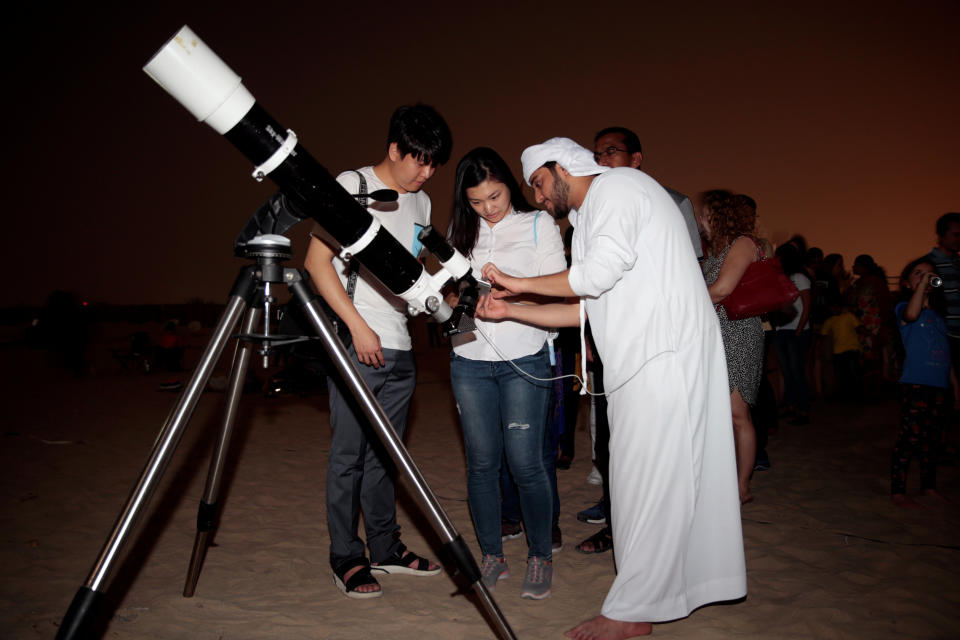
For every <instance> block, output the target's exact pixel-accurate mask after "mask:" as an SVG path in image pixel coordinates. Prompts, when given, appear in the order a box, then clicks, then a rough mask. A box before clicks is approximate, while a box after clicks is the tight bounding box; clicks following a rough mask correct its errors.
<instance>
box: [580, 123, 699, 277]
mask: <svg viewBox="0 0 960 640" xmlns="http://www.w3.org/2000/svg"><path fill="white" fill-rule="evenodd" d="M593 159H594V160H596V161H597V164H599V165H602V166H604V167H633V168H634V169H639V168H640V164H641V163H642V162H643V153H642V148H641V146H640V138H638V137H637V134H635V133H634V132H633V131H631V130H630V129H627V128H625V127H607V128H606V129H601V130H600V131H598V132H597V135H595V136H593ZM664 189H666V190H667V193H669V194H670V197H671V198H673V201H674V202H676V203H677V206H678V207H680V213H682V214H683V221H684V222H685V223H686V224H687V233H689V234H690V242H691V243H693V252H694V253H695V254H697V260H700V259H702V258H703V247H702V246H701V245H700V231H699V230H698V228H697V216H696V214H695V213H694V211H693V203H692V202H690V198H688V197H687V196H685V195H683V194H682V193H680V192H678V191H674V190H673V189H671V188H670V187H664Z"/></svg>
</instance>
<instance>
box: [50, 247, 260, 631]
mask: <svg viewBox="0 0 960 640" xmlns="http://www.w3.org/2000/svg"><path fill="white" fill-rule="evenodd" d="M255 283H256V267H255V266H253V265H251V266H247V267H244V268H243V269H242V270H241V271H240V275H239V276H238V277H237V280H236V282H235V283H234V285H233V291H231V296H230V300H229V301H228V302H227V308H226V310H225V311H224V312H223V315H222V316H221V317H220V321H219V322H218V323H217V326H216V328H215V329H214V333H213V336H212V337H211V338H210V341H209V342H208V343H207V347H206V349H204V352H203V355H202V356H201V357H200V363H199V364H198V365H197V368H196V369H195V370H194V372H193V376H191V378H190V381H189V382H188V383H187V386H186V388H185V389H184V390H183V392H182V393H181V394H180V397H179V399H178V400H177V404H176V405H175V406H174V407H173V409H172V410H171V411H170V414H169V415H168V416H167V419H166V421H165V422H164V425H163V428H162V429H161V430H160V433H159V435H158V436H157V440H156V442H155V443H154V446H153V450H152V451H151V452H150V457H149V458H148V459H147V464H146V466H145V467H144V469H143V471H142V472H141V474H140V478H139V479H138V480H137V483H136V485H134V487H133V491H132V492H131V493H130V496H129V497H128V498H127V501H126V503H125V504H124V505H123V509H122V510H121V511H120V515H119V517H118V518H117V522H116V524H114V526H113V530H112V531H111V532H110V536H109V537H108V538H107V541H106V543H104V546H103V549H102V550H101V551H100V555H99V556H98V557H97V560H96V562H95V563H94V565H93V569H92V570H91V571H90V575H89V576H88V577H87V581H86V582H85V583H84V585H83V586H82V587H81V588H80V589H79V590H78V591H77V594H76V595H75V596H74V598H73V601H72V602H71V603H70V608H69V609H67V613H66V615H65V616H64V618H63V621H62V623H61V625H60V630H59V631H58V632H57V638H58V639H68V638H69V639H73V638H86V637H88V636H87V632H86V629H87V625H88V624H89V620H90V616H91V614H92V613H93V611H94V609H95V608H96V606H97V604H98V603H99V601H100V600H101V599H102V597H103V594H104V593H105V591H106V584H107V580H108V578H109V577H110V574H111V572H112V569H113V565H114V563H115V562H116V560H117V556H118V554H119V552H120V549H121V547H122V546H123V545H124V543H125V542H126V541H127V538H129V536H130V534H131V532H132V531H133V527H134V525H135V524H136V522H137V518H138V517H139V516H140V513H141V511H142V510H143V508H144V506H145V505H146V504H147V502H149V499H150V497H151V495H152V494H153V490H154V489H155V488H156V485H157V483H158V482H159V481H160V478H161V477H162V476H163V472H164V471H165V470H166V468H167V464H168V463H169V462H170V459H171V458H172V457H173V453H174V451H176V448H177V445H178V444H179V443H180V438H181V436H182V435H183V431H184V428H185V427H186V426H187V423H188V422H189V421H190V417H191V416H192V415H193V411H194V409H196V406H197V402H199V400H200V396H201V394H202V393H203V390H204V388H205V387H206V386H207V381H208V380H209V379H210V374H211V373H212V372H213V369H214V367H215V366H216V364H217V362H218V361H219V359H220V356H221V354H222V353H223V349H224V347H226V345H227V342H229V340H230V336H231V334H232V333H233V330H234V329H235V328H236V326H237V324H238V323H239V321H240V318H241V316H242V315H243V312H244V310H245V309H246V308H247V304H248V302H247V301H248V300H249V299H250V296H251V295H252V292H253V289H254V285H255Z"/></svg>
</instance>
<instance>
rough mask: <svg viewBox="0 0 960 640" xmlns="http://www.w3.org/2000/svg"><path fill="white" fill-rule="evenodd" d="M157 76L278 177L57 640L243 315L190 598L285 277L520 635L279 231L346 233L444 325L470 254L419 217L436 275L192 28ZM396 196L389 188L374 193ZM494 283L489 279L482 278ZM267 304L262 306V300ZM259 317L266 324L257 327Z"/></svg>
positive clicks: (355, 254) (104, 576) (97, 593)
mask: <svg viewBox="0 0 960 640" xmlns="http://www.w3.org/2000/svg"><path fill="white" fill-rule="evenodd" d="M144 71H146V72H147V74H148V75H150V77H151V78H153V79H154V80H155V81H156V82H157V83H158V84H160V86H161V87H163V88H164V89H165V90H166V91H167V92H168V93H170V94H171V95H172V96H173V97H174V98H175V99H176V100H177V101H179V102H180V103H181V104H182V105H183V106H184V107H186V108H187V109H188V110H189V111H190V112H191V113H192V114H193V115H194V116H195V117H196V118H197V119H198V120H200V121H201V122H205V123H207V124H208V125H210V127H212V128H213V129H214V130H215V131H216V132H217V133H219V134H221V135H223V136H224V137H225V138H226V139H227V140H229V141H230V142H231V143H232V144H233V145H234V146H235V147H236V148H237V149H238V150H239V151H240V152H241V153H243V155H244V156H246V157H247V159H248V160H250V161H251V162H252V163H253V165H254V169H253V172H252V177H253V178H254V179H255V180H257V181H262V180H263V179H264V178H267V177H269V178H270V179H271V180H272V181H273V182H274V183H276V184H277V186H278V187H279V191H278V192H277V193H276V194H274V195H273V196H271V197H270V198H269V199H268V200H267V202H266V203H265V204H264V205H263V206H261V207H260V208H259V209H258V210H257V211H256V213H255V214H254V215H253V217H252V218H251V219H250V220H249V221H248V222H247V224H246V226H244V228H243V229H242V231H241V232H240V234H239V235H238V236H237V237H236V239H235V241H234V251H235V253H236V254H237V255H238V256H241V257H245V258H249V259H251V260H254V261H255V263H256V264H251V265H247V266H246V267H243V268H242V269H241V270H240V273H239V275H238V276H237V279H236V280H235V282H234V285H233V288H232V289H231V292H230V297H229V299H228V302H227V305H226V309H225V311H224V312H223V315H222V316H221V318H220V320H219V321H218V323H217V325H216V327H214V330H213V333H212V337H211V339H210V341H209V343H208V344H207V346H206V347H205V348H204V350H203V353H202V355H201V356H200V361H199V363H198V364H197V367H196V369H195V370H194V372H193V373H192V375H191V377H190V380H189V381H188V382H187V384H186V386H185V387H184V389H183V391H182V393H181V395H180V396H179V397H178V399H177V403H176V404H175V406H174V407H173V409H172V410H171V411H170V413H169V414H168V415H167V418H166V421H165V422H164V425H163V427H162V428H161V430H160V433H159V434H158V436H157V438H156V440H155V442H154V445H153V449H152V451H151V453H150V456H149V458H148V460H147V464H146V465H145V467H144V469H143V471H142V472H141V474H140V477H139V478H138V480H137V482H136V484H135V485H134V488H133V490H132V491H131V493H130V495H129V497H128V498H127V501H126V503H125V504H124V506H123V507H122V509H121V512H120V515H119V516H118V518H117V521H116V523H115V524H114V527H113V529H112V530H111V532H110V534H109V536H108V538H107V540H106V542H105V543H104V545H103V548H102V549H101V551H100V554H99V555H98V556H97V559H96V560H95V562H94V565H93V568H92V569H91V571H90V574H89V575H88V577H87V580H86V582H85V583H84V584H83V586H82V587H81V588H80V589H79V590H78V591H77V594H76V595H75V596H74V599H73V601H72V602H71V603H70V606H69V608H68V609H67V613H66V615H65V616H64V619H63V621H62V623H61V625H60V628H59V630H58V633H57V638H58V640H79V639H81V638H87V637H90V635H89V633H90V626H91V620H92V619H93V616H94V613H95V610H96V609H97V607H98V603H99V602H101V601H102V598H103V595H104V593H105V591H106V584H107V581H108V578H109V576H110V574H111V572H112V570H113V567H114V565H115V564H116V563H117V560H118V557H119V555H120V550H121V548H122V546H123V544H124V543H125V542H126V540H127V539H128V538H129V536H130V534H131V531H132V529H133V527H134V525H135V523H136V521H137V519H138V518H139V516H140V514H141V513H142V511H143V510H144V508H145V505H146V504H147V501H148V500H149V498H150V496H151V494H152V493H153V491H154V490H155V489H156V486H157V483H158V482H159V480H160V478H161V476H162V474H163V472H164V470H165V469H166V467H167V465H168V464H169V462H170V460H171V458H172V456H173V453H174V451H175V450H176V447H177V445H178V443H179V441H180V438H181V436H182V435H183V431H184V429H185V428H186V425H187V423H188V422H189V420H190V417H191V416H192V415H193V412H194V410H195V409H196V406H197V403H198V402H199V400H200V396H201V394H202V393H203V390H204V389H205V388H206V385H207V382H208V381H209V379H210V375H211V374H212V372H213V370H214V368H215V366H216V364H217V361H218V360H219V359H220V356H221V355H222V354H223V351H224V349H225V346H226V344H227V343H228V342H229V341H231V339H232V337H233V335H234V330H235V329H236V328H237V327H238V326H240V325H241V320H242V329H241V332H240V335H239V336H238V337H240V338H241V340H242V342H238V343H237V349H236V352H235V354H234V360H233V366H232V368H231V371H230V377H229V380H228V383H227V389H226V392H225V397H226V402H225V409H224V416H223V421H222V426H221V432H220V435H219V437H218V439H217V443H216V446H215V447H214V452H213V455H212V461H211V465H210V470H209V473H208V475H207V483H206V487H205V489H204V495H203V498H202V500H201V502H200V508H199V510H198V514H197V535H196V538H195V539H194V548H193V555H192V557H191V561H190V566H189V569H188V573H187V580H186V584H185V586H184V591H183V595H184V596H185V597H191V596H192V595H193V593H194V589H195V587H196V584H197V580H198V578H199V573H200V569H201V566H202V563H203V559H204V557H205V554H206V550H207V547H208V546H209V543H210V540H211V539H212V536H213V533H214V531H215V530H216V525H217V521H218V519H219V509H220V504H219V498H220V486H221V483H222V480H223V476H224V470H225V464H226V460H227V452H228V446H229V442H230V439H231V437H232V434H233V430H234V424H235V421H236V416H237V409H238V406H239V401H240V397H241V395H242V391H243V383H244V379H245V375H246V368H247V365H248V363H249V362H250V359H251V357H252V353H253V346H252V345H253V343H255V342H257V341H261V342H263V344H264V345H267V346H268V345H269V344H270V343H271V342H276V340H275V338H276V337H277V336H270V332H269V318H270V307H271V305H272V301H273V295H272V293H271V287H272V286H274V285H276V286H280V285H286V286H287V287H288V288H289V289H290V291H291V293H292V294H293V299H294V300H295V301H296V302H297V303H299V305H300V306H301V307H302V308H303V310H304V312H305V314H306V317H307V318H309V320H310V322H311V324H312V325H313V328H314V330H315V331H316V333H317V337H318V338H319V339H320V340H321V341H322V342H323V344H324V347H325V349H326V351H327V354H328V355H329V356H330V360H331V362H332V364H333V367H334V369H335V370H336V374H332V375H336V376H338V377H339V379H340V381H342V382H343V384H344V385H345V386H346V388H348V389H349V391H350V392H351V394H352V395H353V398H354V400H356V403H357V406H358V408H359V410H360V411H361V412H362V414H363V416H364V417H365V418H366V419H367V421H368V422H369V424H370V427H371V428H372V430H373V431H374V432H375V433H376V435H377V436H378V437H379V439H380V442H381V443H382V444H383V446H384V450H385V451H386V453H387V454H388V455H389V456H390V458H391V459H392V460H393V462H394V464H395V465H396V467H397V470H398V472H399V473H402V474H403V475H404V476H406V478H407V480H408V481H409V483H410V485H411V491H412V493H413V497H414V498H415V499H416V500H417V502H418V503H419V504H420V506H421V507H422V509H423V511H424V515H425V516H426V517H427V519H428V520H429V521H430V522H431V523H432V524H433V526H434V529H435V531H436V533H437V534H438V535H439V537H440V539H441V540H442V541H443V543H444V550H445V551H446V552H447V554H448V557H449V558H450V559H451V560H452V561H453V562H455V564H456V566H457V568H458V570H459V573H460V575H461V577H462V578H463V579H464V581H465V582H466V583H467V584H468V585H469V586H470V588H471V589H472V590H473V592H474V593H475V595H476V596H477V597H478V599H479V603H480V605H481V606H482V607H483V608H484V611H485V613H486V614H487V617H488V621H489V623H490V624H491V626H492V630H493V631H494V632H495V633H496V634H497V635H499V636H500V637H502V638H505V639H506V640H515V638H516V636H515V634H514V633H513V630H512V629H511V628H510V625H509V623H508V622H507V620H506V618H505V617H504V616H503V613H502V612H501V611H500V609H499V607H498V606H497V604H496V602H495V600H494V599H493V597H492V595H491V594H490V590H489V589H488V588H487V587H486V585H484V584H483V581H482V580H481V574H480V568H479V567H478V566H477V563H476V560H475V559H474V557H473V555H472V553H471V552H470V550H469V548H468V547H467V545H466V543H465V542H464V541H463V537H462V536H461V535H460V534H459V533H458V532H457V530H456V528H455V527H454V526H453V524H452V522H450V520H449V518H448V517H447V515H446V513H445V512H444V510H443V507H442V506H441V505H440V503H439V501H438V500H437V497H436V495H435V494H434V493H433V491H432V490H431V489H430V487H429V485H428V484H427V482H426V480H425V479H424V478H423V474H422V473H421V472H420V469H419V468H418V467H417V465H416V464H415V463H414V462H413V459H412V458H411V457H410V454H409V452H408V451H407V450H406V447H404V445H403V443H402V442H401V441H400V438H399V436H397V433H396V430H395V429H394V428H393V427H392V425H390V421H389V419H388V417H387V415H386V413H385V412H384V410H383V407H381V406H380V404H379V403H378V402H377V399H376V396H375V395H374V394H373V392H371V390H370V389H369V387H367V385H366V383H365V382H364V381H363V378H362V377H361V376H360V374H359V372H358V370H357V367H356V364H354V360H353V359H351V357H350V354H349V353H348V352H347V349H346V348H345V347H344V345H343V343H341V342H340V341H339V340H338V339H337V337H336V334H335V332H334V329H333V326H332V325H331V323H330V321H329V319H328V318H327V317H326V315H325V313H324V311H323V310H322V308H321V306H320V304H319V302H318V300H317V296H316V294H315V293H313V292H312V291H311V290H310V288H309V287H308V286H307V284H306V282H307V281H308V280H309V275H308V274H306V273H305V272H301V271H298V270H296V269H290V268H286V267H284V266H283V262H284V261H285V260H287V259H289V258H290V257H292V254H291V251H290V241H289V239H288V238H287V237H286V236H284V235H282V234H283V233H285V232H286V231H288V230H289V229H291V228H292V227H293V226H295V225H296V224H298V223H299V222H301V221H302V220H304V219H306V218H308V217H309V218H312V219H313V220H315V221H316V222H317V223H318V224H319V225H320V227H321V228H322V229H323V230H324V231H325V232H326V234H327V235H329V236H331V237H332V238H333V240H334V241H335V242H336V243H338V244H339V253H340V256H341V258H342V259H344V260H345V261H347V260H357V261H358V262H359V263H360V264H361V265H363V267H364V268H365V269H366V270H367V271H369V272H370V273H371V274H372V275H373V276H374V277H376V278H377V279H378V280H379V281H380V282H381V283H382V284H383V285H384V286H385V287H386V288H387V289H388V290H389V291H390V292H392V293H394V294H395V295H397V296H398V297H400V298H401V299H403V300H404V301H405V302H406V303H407V310H408V311H409V312H410V313H411V314H417V313H430V314H431V315H433V317H434V318H436V319H437V321H438V322H439V323H440V324H441V326H442V328H443V330H444V333H447V334H448V335H449V334H452V333H458V332H460V331H468V330H472V329H473V328H474V327H473V313H474V310H475V308H476V302H477V300H478V299H479V296H480V295H481V294H480V292H481V291H483V290H484V285H485V283H483V282H482V281H479V280H477V279H476V278H475V277H474V276H473V274H472V271H471V268H470V263H469V261H468V260H467V259H466V258H465V257H463V256H462V255H461V254H459V253H458V252H456V251H455V250H454V249H453V248H452V247H450V245H449V244H448V243H447V242H446V240H445V239H444V238H443V236H442V235H441V234H440V233H438V232H437V231H436V230H434V229H433V228H432V227H429V226H428V227H426V228H424V229H423V230H422V231H421V232H420V234H419V239H420V241H421V242H422V243H423V245H424V246H425V247H427V249H428V250H430V251H431V252H433V253H434V254H435V255H437V257H438V258H439V259H440V263H441V269H440V270H439V271H438V272H437V273H436V274H434V275H432V276H431V275H429V274H428V273H427V272H426V270H425V269H424V267H423V265H422V264H420V262H419V261H418V260H417V258H416V257H415V256H413V255H411V253H410V252H409V251H408V250H407V248H406V247H405V246H404V245H402V244H401V243H400V242H398V241H397V240H396V239H395V238H394V237H393V236H392V235H391V234H390V233H389V232H388V231H387V230H386V229H383V228H382V226H381V225H380V223H379V222H378V221H377V219H376V218H375V217H374V216H372V215H371V214H370V213H369V212H368V211H367V210H366V209H365V208H364V207H363V206H361V205H360V204H359V203H358V202H357V201H356V199H355V196H354V195H352V194H350V193H347V191H346V190H345V189H343V188H342V187H341V186H340V184H339V183H338V182H337V181H336V180H335V179H334V178H333V176H331V175H330V173H329V172H328V171H327V170H326V169H324V168H323V166H321V165H320V163H319V162H317V161H316V160H315V159H314V158H313V157H312V156H311V155H310V153H309V152H308V151H307V150H306V149H305V148H304V147H303V146H302V145H301V144H300V143H299V141H298V139H297V135H296V134H295V133H294V132H293V131H292V130H290V129H286V128H284V127H283V126H281V125H280V124H279V123H278V122H277V121H276V120H274V119H273V118H272V117H271V116H270V114H268V113H267V111H266V110H265V109H264V108H263V107H261V106H260V105H259V104H258V103H257V102H256V100H254V98H253V96H252V95H251V94H250V92H249V91H248V90H247V89H246V88H245V87H244V86H243V84H242V83H241V81H240V77H239V76H237V74H235V73H234V72H233V71H232V70H231V69H230V68H229V67H228V66H227V65H226V64H225V63H224V62H223V61H222V60H220V58H219V57H217V55H216V54H215V53H213V52H212V51H211V50H210V49H209V48H207V46H206V45H205V44H204V43H203V42H202V41H201V40H200V39H199V38H198V37H197V35H196V34H195V33H193V31H191V30H190V29H189V28H188V27H183V28H182V29H180V31H178V32H177V34H176V35H175V36H174V37H173V38H171V39H170V40H169V41H168V42H167V43H166V44H165V45H164V47H163V48H161V49H160V51H158V52H157V53H156V54H155V55H154V57H153V58H152V59H151V60H150V62H149V63H148V64H147V65H146V66H145V67H144ZM367 196H368V197H371V196H372V197H376V199H378V200H380V199H389V198H390V197H391V194H390V193H383V192H382V191H375V192H373V193H372V194H367ZM451 279H453V280H455V281H456V282H457V284H458V286H459V289H460V294H461V295H460V300H459V302H458V303H457V306H456V308H455V309H454V308H451V307H450V305H448V304H447V303H446V302H444V299H443V296H442V294H441V289H442V287H443V286H445V285H446V283H447V282H448V281H450V280H451ZM487 286H489V285H487ZM261 305H262V308H260V306H261ZM261 319H263V322H264V327H265V329H266V330H265V331H264V333H263V334H256V333H254V329H255V327H256V326H257V325H258V323H259V322H260V320H261Z"/></svg>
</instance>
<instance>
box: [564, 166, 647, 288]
mask: <svg viewBox="0 0 960 640" xmlns="http://www.w3.org/2000/svg"><path fill="white" fill-rule="evenodd" d="M611 186H613V185H611ZM611 195H612V196H613V197H611ZM618 195H620V196H621V197H616V196H618ZM605 196H606V197H603V198H595V199H594V203H591V204H593V205H594V206H591V207H590V213H589V215H585V216H580V220H581V222H582V224H583V225H584V230H585V232H586V235H585V238H584V245H583V260H582V261H581V262H580V263H579V264H575V265H573V266H572V267H571V268H570V276H569V282H570V288H571V289H573V291H574V293H576V294H577V295H578V296H581V297H582V296H593V297H595V296H598V295H600V294H601V293H603V292H604V291H609V290H610V289H612V288H613V285H615V284H616V283H617V282H619V280H620V279H621V278H622V277H623V274H624V272H626V271H628V270H629V269H631V268H633V265H634V263H636V261H637V253H636V248H635V247H636V246H637V234H638V233H639V231H640V227H641V224H642V220H643V218H644V216H645V215H646V214H647V212H649V209H650V199H649V196H648V195H647V194H646V192H645V191H636V190H634V191H632V192H631V193H629V194H627V193H622V194H617V193H614V194H610V193H607V194H605Z"/></svg>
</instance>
